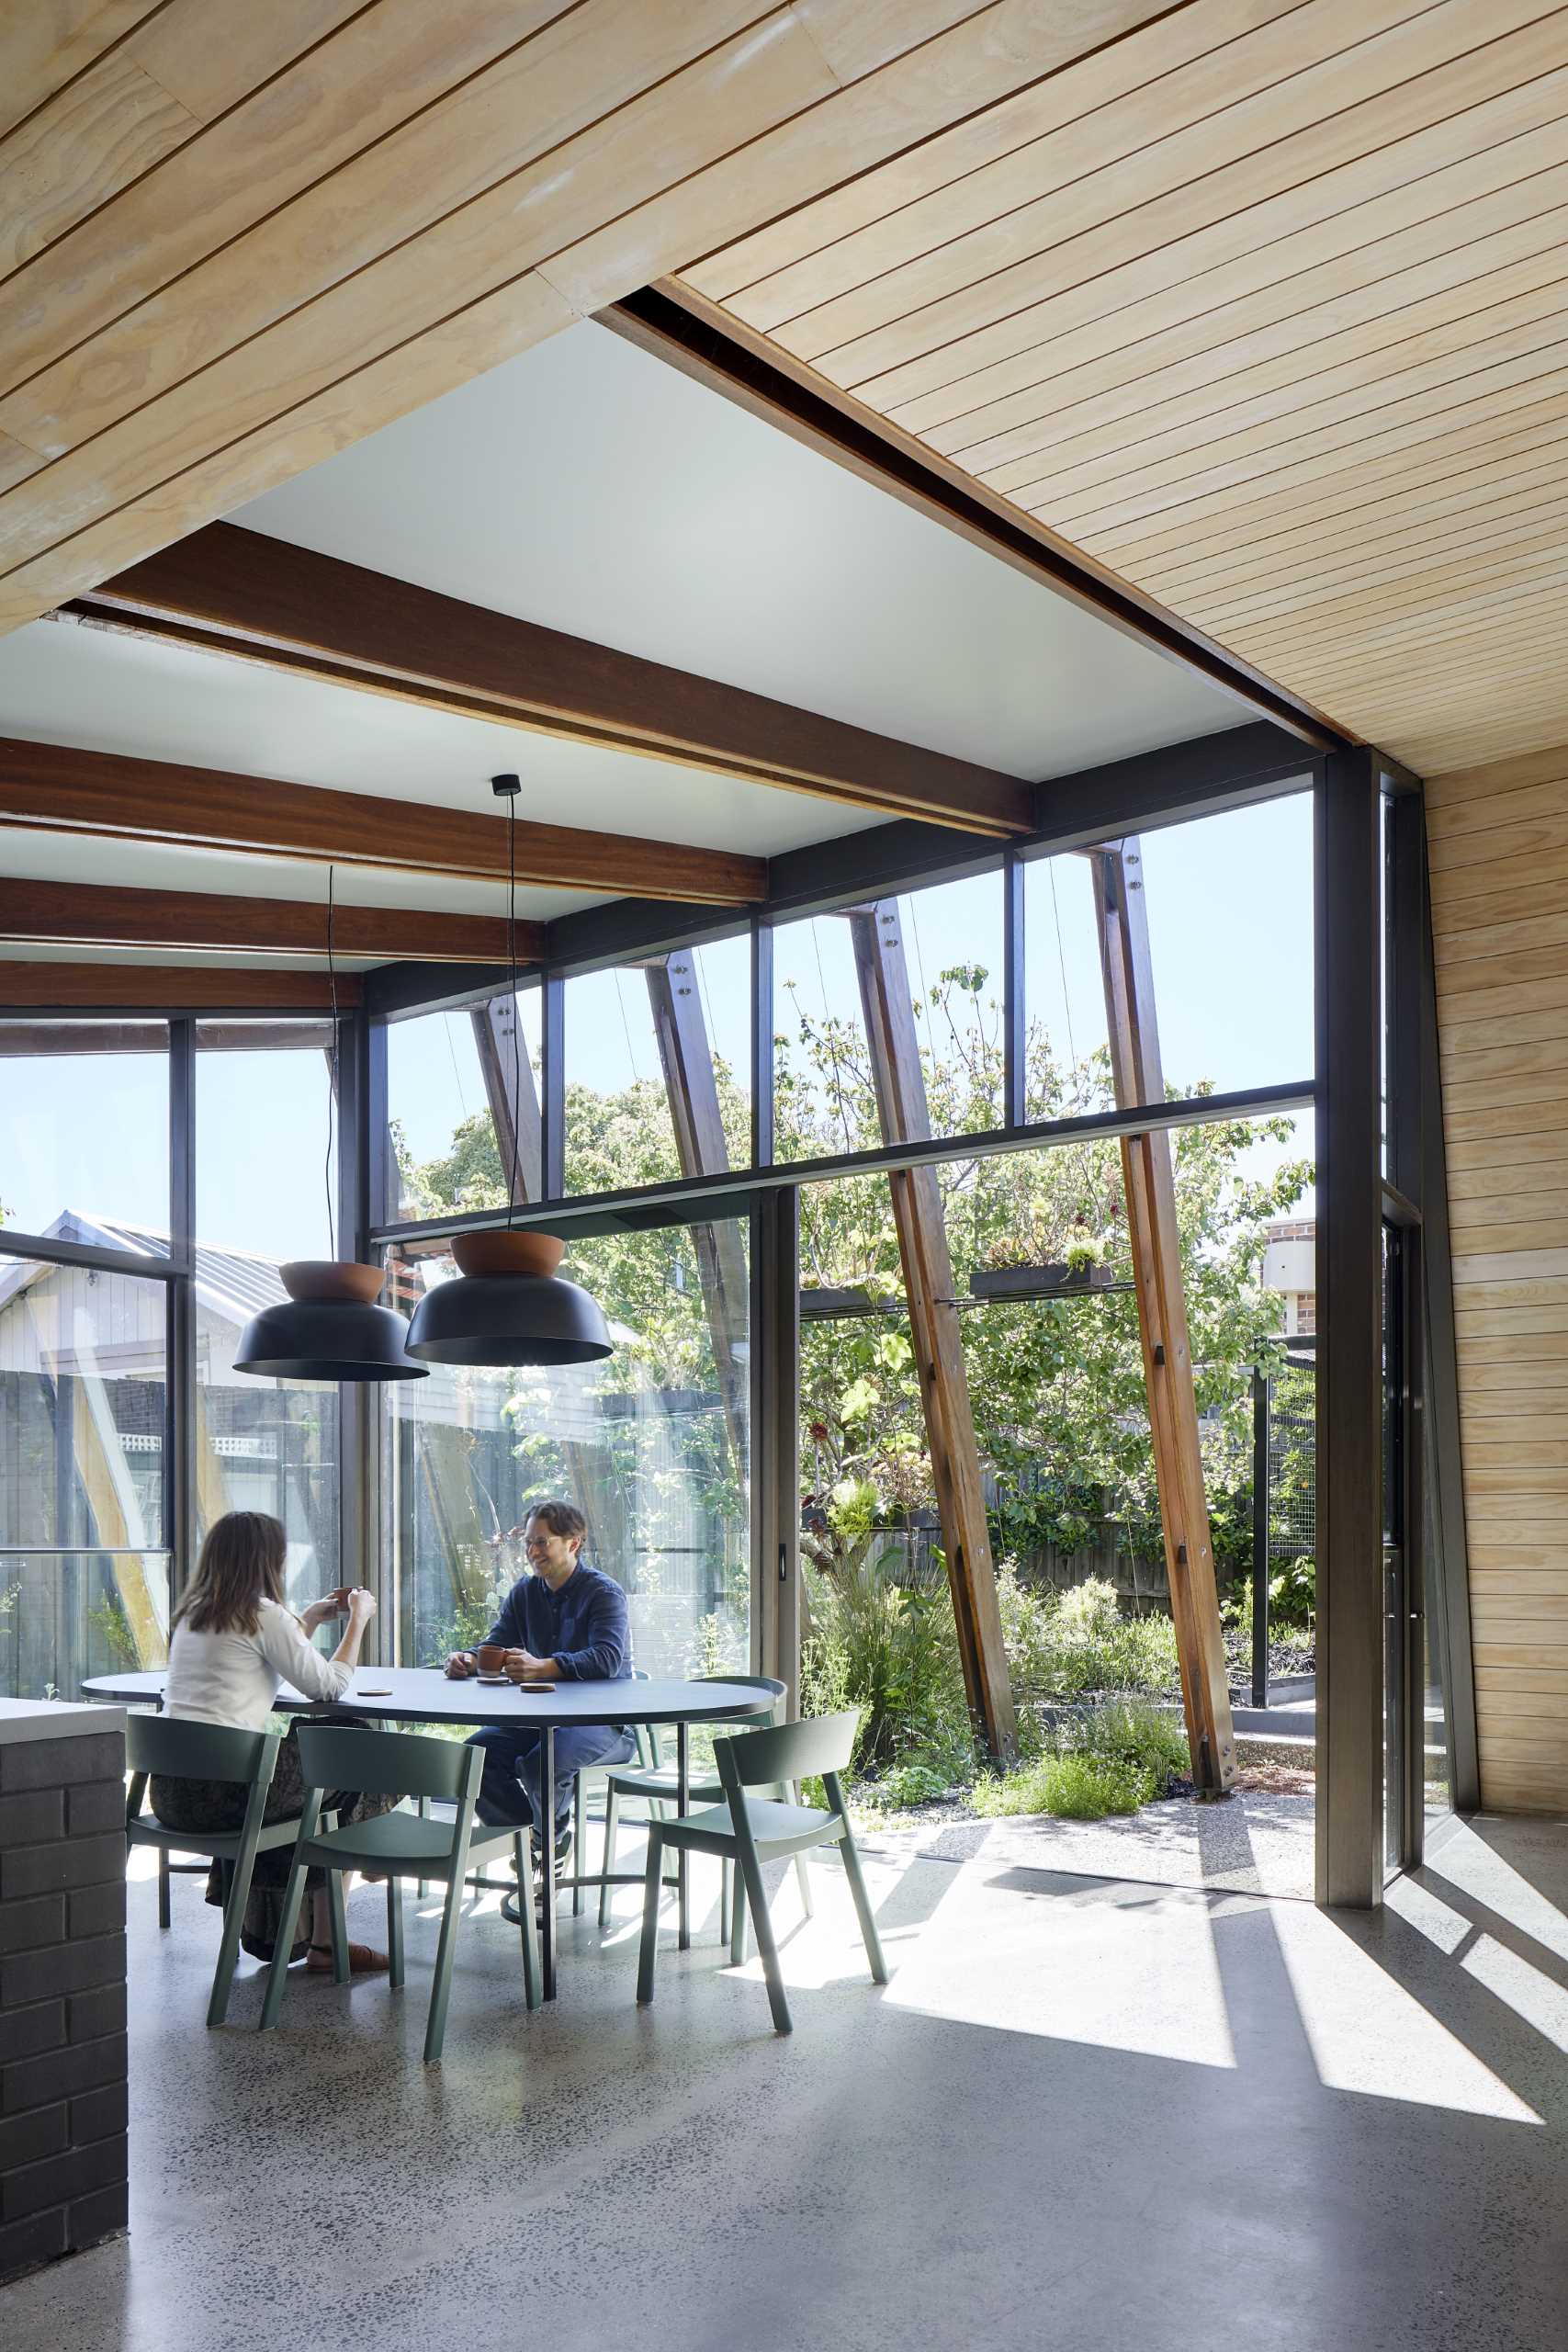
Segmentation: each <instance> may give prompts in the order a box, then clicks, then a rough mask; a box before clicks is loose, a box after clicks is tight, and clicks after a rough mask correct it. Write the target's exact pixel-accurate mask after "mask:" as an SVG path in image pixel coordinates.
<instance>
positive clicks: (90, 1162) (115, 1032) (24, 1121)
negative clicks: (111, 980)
mask: <svg viewBox="0 0 1568 2352" xmlns="http://www.w3.org/2000/svg"><path fill="white" fill-rule="evenodd" d="M0 1102H4V1103H5V1105H6V1118H5V1128H4V1136H3V1138H0V1225H7V1226H12V1227H18V1228H19V1229H20V1230H21V1231H22V1232H24V1233H48V1234H58V1235H63V1236H64V1237H65V1238H68V1239H71V1240H78V1241H95V1242H101V1243H103V1244H105V1245H107V1247H109V1248H111V1249H113V1248H120V1247H124V1248H127V1249H131V1250H135V1249H140V1248H143V1247H145V1246H146V1245H147V1237H148V1236H149V1235H150V1234H151V1235H153V1236H157V1237H160V1238H166V1237H167V1234H168V1230H169V1032H168V1027H167V1024H166V1023H164V1022H162V1021H121V1022H117V1021H55V1020H46V1021H7V1022H6V1023H4V1025H3V1026H0Z"/></svg>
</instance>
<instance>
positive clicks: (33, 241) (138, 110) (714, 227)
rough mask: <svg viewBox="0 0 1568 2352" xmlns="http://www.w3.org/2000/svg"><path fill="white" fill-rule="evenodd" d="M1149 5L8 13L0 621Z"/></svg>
mask: <svg viewBox="0 0 1568 2352" xmlns="http://www.w3.org/2000/svg"><path fill="white" fill-rule="evenodd" d="M1159 13H1160V10H1159V7H1158V6H1157V0H1076V5H1074V6H1071V7H1062V6H1056V5H1051V6H1045V5H1042V4H1041V0H988V5H982V4H981V0H871V5H868V0H789V5H784V6H772V7H767V6H759V5H758V0H687V5H685V6H682V7H680V8H671V7H652V6H647V5H645V4H644V0H576V5H568V0H453V5H450V6H444V7H440V8H433V7H431V6H429V4H428V0H371V5H368V6H350V5H348V4H347V0H280V5H278V6H273V7H269V8H266V9H257V8H255V7H254V6H252V5H251V0H164V6H162V7H161V8H150V7H137V6H121V7H116V6H112V5H109V0H102V5H100V6H97V7H96V8H95V7H94V6H91V0H52V5H51V6H39V7H38V8H35V9H24V10H20V11H12V12H10V13H9V14H8V16H7V17H6V26H5V28H3V29H0V85H3V86H4V87H5V88H6V91H7V94H10V93H11V92H13V91H15V92H16V93H17V96H16V97H15V98H14V99H13V100H12V101H11V104H12V111H11V113H10V114H9V115H6V114H0V175H3V176H4V181H5V187H6V206H5V220H4V224H3V226H0V351H3V352H4V354H5V361H4V367H3V368H0V626H5V627H9V626H15V625H16V624H17V622H19V621H22V620H26V619H28V618H31V617H34V616H38V615H39V614H40V613H42V612H44V611H47V610H49V609H51V607H52V606H54V605H58V604H60V603H62V602H63V601H65V600H66V599H67V598H68V597H70V596H73V595H74V594H79V593H81V592H82V591H84V590H85V589H87V588H90V587H92V586H94V585H96V583H97V582H99V581H101V580H103V579H105V578H107V576H108V575H109V574H110V573H111V572H114V571H119V570H123V569H124V568H125V567H126V566H127V565H128V564H130V563H131V562H134V561H135V560H138V559H139V558H141V557H142V556H145V555H147V554H149V553H150V552H152V550H153V549H155V548H159V547H161V546H164V545H166V544H167V543H168V542H169V541H170V540H171V539H174V538H176V537H181V536H183V535H184V534H186V532H188V531H190V530H192V529H193V528H195V527H196V526H197V525H199V524H201V523H203V522H206V521H208V520H209V519H211V518H212V517H213V516H215V515H220V514H222V513H224V512H226V511H228V510H229V509H231V508H232V507H233V506H234V505H236V504H238V503H240V502H241V501H242V500H244V499H247V498H251V497H254V496H256V495H257V494H259V493H260V492H263V491H264V490H266V489H269V488H271V487H272V486H274V485H275V484H276V483H278V482H280V481H287V480H288V479H289V478H290V477H291V476H293V475H294V474H297V473H299V472H301V471H302V470H304V469H305V468H307V467H308V466H310V465H312V464H315V463H316V462H318V461H319V460H320V459H321V458H324V457H326V456H329V455H331V454H332V453H333V451H334V450H335V449H338V448H341V447H344V446H345V445H346V444H348V443H350V442H353V441H355V440H357V439H359V438H361V437H362V436H363V435H366V434H367V433H370V432H374V431H376V430H378V428H379V427H380V426H382V425H384V424H388V423H389V422H390V421H391V420H392V419H394V418H396V417H398V416H401V415H403V414H406V413H408V412H409V411H410V410H412V409H414V408H417V407H420V406H422V405H423V404H424V403H425V402H427V401H432V400H434V399H435V398H436V397H437V396H438V395H439V394H441V393H443V392H445V391H447V390H451V389H452V388H453V387H454V386H456V385H457V384H459V383H462V382H465V381H466V380H467V379H468V378H469V377H471V376H474V375H477V374H479V373H480V372H482V371H483V370H484V369H486V368H491V367H493V366H495V365H496V364H497V363H498V362H500V361H501V360H503V359H505V358H508V357H510V356H513V354H514V353H516V352H518V351H520V350H523V349H525V348H526V347H527V345H530V344H531V343H535V342H537V341H539V340H540V339H542V338H543V337H544V336H546V335H548V334H553V333H554V332H555V331H556V330H557V329H558V328H559V327H561V326H563V325H565V324H567V323H569V322H570V321H571V320H572V319H573V318H575V317H578V316H581V315H583V314H585V313H586V312H589V311H592V310H594V309H597V308H599V307H601V306H603V305H604V303H606V302H608V301H611V300H615V299H617V298H619V297H620V296H622V295H624V294H626V293H629V292H631V291H633V290H634V289H635V288H637V287H638V286H639V285H641V284H643V283H645V282H646V281H647V280H648V279H649V278H650V277H657V276H659V275H660V274H662V273H665V272H668V271H670V270H671V269H673V268H674V267H676V266H678V265H679V264H680V263H681V262H682V261H684V260H685V259H687V258H688V257H689V256H690V255H691V254H693V253H694V252H699V251H702V250H704V249H705V248H707V247H711V246H714V245H716V244H718V243H722V242H724V241H726V240H732V239H734V238H736V237H739V236H741V235H747V234H750V233H751V232H754V231H755V230H757V229H758V228H759V227H760V226H761V225H762V224H763V223H765V222H766V221H767V220H770V219H773V218H774V217H775V216H776V215H777V214H778V213H779V212H780V211H781V210H784V209H787V208H789V207H790V206H794V205H800V204H803V203H807V202H809V201H810V200H811V199H813V198H817V197H819V196H820V195H821V194H822V192H823V190H824V189H825V188H829V187H834V186H837V185H838V184H840V183H841V182H842V181H843V180H844V179H845V178H846V176H847V175H852V174H855V173H859V172H863V171H865V170H866V169H868V168H870V167H874V166H875V165H878V164H884V163H886V162H888V161H889V160H890V159H891V158H894V157H896V156H897V155H899V154H902V153H905V152H906V151H908V150H909V149H910V148H911V147H914V146H916V145H918V144H919V142H921V141H925V140H928V139H930V138H931V137H933V136H934V135H937V134H940V133H942V132H943V131H946V130H949V129H950V128H951V127H952V126H953V125H954V124H955V123H961V122H963V121H964V120H966V119H969V118H971V117H973V116H975V115H976V114H977V113H979V112H981V111H982V110H984V109H985V108H987V107H991V106H993V105H995V104H997V103H998V101H1003V100H1006V99H1009V98H1010V97H1011V96H1014V95H1015V94H1016V93H1017V92H1019V91H1021V90H1027V89H1031V88H1032V87H1034V86H1036V85H1041V84H1042V83H1043V82H1044V81H1045V80H1047V79H1048V78H1049V77H1050V76H1051V75H1053V74H1055V73H1056V72H1057V71H1058V70H1059V69H1060V68H1061V67H1063V66H1064V65H1066V64H1069V63H1071V62H1074V61H1075V60H1077V59H1080V58H1083V57H1085V56H1088V55H1092V53H1094V52H1096V51H1099V50H1100V49H1101V48H1102V47H1103V45H1104V44H1105V43H1107V42H1114V41H1115V40H1118V39H1119V38H1120V37H1121V36H1122V35H1123V34H1124V33H1126V32H1127V31H1128V30H1129V29H1131V28H1136V27H1138V26H1141V25H1144V24H1145V23H1147V22H1149V21H1150V20H1151V19H1152V18H1155V17H1157V16H1158V15H1159ZM1179 13H1181V12H1179ZM1249 13H1250V15H1255V16H1257V17H1259V18H1260V19H1261V18H1266V17H1270V16H1273V15H1276V14H1278V13H1279V10H1278V8H1277V7H1270V6H1266V5H1264V6H1259V5H1258V0H1253V6H1252V7H1251V9H1250V12H1249ZM1173 53H1174V52H1173Z"/></svg>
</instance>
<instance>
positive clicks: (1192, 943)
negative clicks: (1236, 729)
mask: <svg viewBox="0 0 1568 2352" xmlns="http://www.w3.org/2000/svg"><path fill="white" fill-rule="evenodd" d="M1139 847H1140V853H1141V857H1142V869H1143V882H1144V888H1145V905H1146V908H1147V910H1148V926H1149V953H1150V957H1151V960H1152V963H1153V967H1154V978H1155V992H1156V1002H1157V1005H1158V1010H1159V1038H1160V1054H1161V1058H1162V1061H1163V1065H1164V1070H1165V1082H1166V1087H1167V1090H1168V1092H1170V1093H1172V1094H1196V1093H1197V1092H1199V1091H1200V1090H1201V1088H1203V1087H1205V1086H1212V1087H1213V1088H1215V1089H1216V1090H1219V1091H1230V1090H1231V1089H1232V1088H1235V1087H1246V1086H1268V1085H1269V1084H1270V1083H1272V1082H1273V1081H1275V1080H1285V1079H1299V1078H1310V1077H1311V1076H1312V1074H1313V1068H1314V1058H1315V1054H1314V1037H1313V803H1312V795H1311V793H1310V792H1297V793H1292V794H1290V795H1288V796H1287V797H1285V798H1284V799H1281V800H1266V801H1263V802H1261V803H1259V804H1258V806H1257V807H1255V808H1250V809H1227V810H1226V811H1225V812H1224V814H1223V815H1221V816H1217V817H1202V818H1199V819H1197V820H1194V821H1193V822H1192V823H1191V824H1188V825H1164V826H1161V827H1160V828H1159V829H1158V830H1157V831H1154V832H1147V833H1145V834H1144V835H1143V837H1142V840H1141V842H1140V844H1139Z"/></svg>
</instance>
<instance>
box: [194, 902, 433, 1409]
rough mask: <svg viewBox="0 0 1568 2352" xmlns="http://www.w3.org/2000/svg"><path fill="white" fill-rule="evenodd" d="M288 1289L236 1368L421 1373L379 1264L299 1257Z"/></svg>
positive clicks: (330, 1228) (268, 1373)
mask: <svg viewBox="0 0 1568 2352" xmlns="http://www.w3.org/2000/svg"><path fill="white" fill-rule="evenodd" d="M334 874H335V868H333V866H330V865H329V866H328V868H327V973H328V978H329V980H330V984H331V988H332V1023H333V1043H332V1079H331V1087H330V1091H329V1100H328V1103H327V1157H326V1168H325V1182H326V1192H327V1241H328V1247H329V1248H331V1249H334V1250H335V1249H336V1247H337V1239H336V1228H335V1220H334V1216H333V1178H332V1167H333V1112H334V1109H335V1107H336V1103H337V1040H338V1026H337V966H336V963H335V961H334V960H333V879H334ZM277 1271H278V1277H279V1279H280V1281H281V1282H282V1283H283V1287H284V1289H285V1290H286V1291H287V1292H288V1297H287V1298H286V1299H282V1300H280V1301H279V1302H278V1304H277V1305H276V1306H264V1307H263V1308H262V1311H261V1313H260V1314H259V1315H253V1316H252V1317H251V1319H250V1321H249V1322H248V1323H247V1324H246V1326H245V1328H244V1329H243V1331H242V1332H241V1334H240V1344H239V1347H238V1349H237V1351H235V1356H234V1369H235V1371H236V1372H249V1373H254V1374H255V1375H256V1377H257V1378H258V1379H262V1380H426V1379H428V1378H429V1376H430V1375H429V1374H428V1372H427V1371H426V1369H425V1367H424V1365H423V1364H422V1363H414V1362H413V1361H412V1358H411V1357H410V1355H409V1353H408V1351H407V1349H406V1347H405V1345H404V1342H405V1341H406V1340H407V1338H408V1329H409V1327H408V1325H407V1324H406V1323H405V1322H404V1320H403V1318H402V1317H401V1316H400V1315H397V1314H394V1313H393V1311H392V1309H391V1308H390V1307H389V1306H377V1304H376V1301H377V1299H378V1297H379V1295H380V1292H381V1285H382V1283H383V1281H384V1280H385V1276H384V1274H383V1272H382V1270H381V1268H380V1267H379V1266H362V1265H359V1264H357V1263H356V1262H355V1261H352V1260H345V1261H339V1260H338V1259H336V1258H319V1259H312V1258H297V1259H293V1260H291V1261H289V1263H288V1265H286V1266H280V1267H279V1268H278V1270H277Z"/></svg>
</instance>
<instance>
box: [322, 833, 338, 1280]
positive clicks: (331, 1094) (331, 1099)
mask: <svg viewBox="0 0 1568 2352" xmlns="http://www.w3.org/2000/svg"><path fill="white" fill-rule="evenodd" d="M336 875H337V868H336V867H335V866H334V865H329V866H328V867H327V986H328V988H329V989H330V990H331V994H332V1008H333V1010H332V1022H333V1039H332V1046H331V1049H330V1051H329V1053H328V1056H327V1156H326V1160H325V1162H324V1164H323V1166H322V1170H321V1182H322V1183H323V1184H324V1186H325V1188H326V1195H327V1254H328V1256H329V1257H332V1258H335V1257H336V1256H337V1220H336V1218H335V1216H333V1120H334V1117H335V1115H336V1113H337V1086H338V1057H337V1041H338V1026H337V965H336V963H335V961H334V960H333V915H334V913H335V911H336V910H335V905H334V899H335V892H334V888H333V884H334V882H335V879H336Z"/></svg>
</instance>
